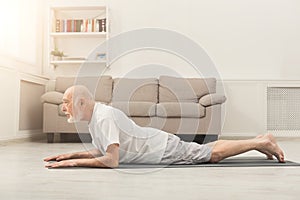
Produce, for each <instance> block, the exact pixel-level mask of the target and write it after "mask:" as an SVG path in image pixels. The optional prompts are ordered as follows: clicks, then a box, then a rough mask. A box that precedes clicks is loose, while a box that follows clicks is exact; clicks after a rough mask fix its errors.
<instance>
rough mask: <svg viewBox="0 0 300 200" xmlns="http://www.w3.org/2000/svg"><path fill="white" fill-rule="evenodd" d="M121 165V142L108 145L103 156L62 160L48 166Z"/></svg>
mask: <svg viewBox="0 0 300 200" xmlns="http://www.w3.org/2000/svg"><path fill="white" fill-rule="evenodd" d="M118 166H119V144H111V145H109V146H108V147H107V151H106V154H105V155H104V156H101V157H97V158H95V157H93V158H83V159H70V160H62V161H60V162H55V163H48V164H47V165H46V166H45V167H47V168H59V167H101V168H115V167H118Z"/></svg>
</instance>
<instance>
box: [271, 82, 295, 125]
mask: <svg viewBox="0 0 300 200" xmlns="http://www.w3.org/2000/svg"><path fill="white" fill-rule="evenodd" d="M267 97H268V98H267V105H268V106H267V109H268V111H267V118H268V125H267V128H268V130H278V131H280V130H300V87H268V89H267Z"/></svg>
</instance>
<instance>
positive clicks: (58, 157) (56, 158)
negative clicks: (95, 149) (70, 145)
mask: <svg viewBox="0 0 300 200" xmlns="http://www.w3.org/2000/svg"><path fill="white" fill-rule="evenodd" d="M72 156H73V154H72V153H66V154H61V155H56V156H49V157H47V158H44V161H46V162H49V161H61V160H68V159H71V158H72Z"/></svg>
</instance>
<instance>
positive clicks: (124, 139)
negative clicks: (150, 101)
mask: <svg viewBox="0 0 300 200" xmlns="http://www.w3.org/2000/svg"><path fill="white" fill-rule="evenodd" d="M89 130H90V133H91V136H92V140H93V145H94V146H95V147H96V148H97V149H99V150H100V152H101V153H102V154H103V155H105V152H106V150H107V147H108V146H109V145H111V144H119V157H120V158H119V162H120V163H150V164H157V163H159V162H160V161H161V159H162V157H163V154H164V152H165V149H166V146H167V140H168V133H167V132H164V131H161V130H158V129H154V128H150V127H140V126H138V125H136V124H135V123H134V121H132V120H131V119H130V118H128V117H127V116H126V114H124V113H123V112H122V111H120V110H118V109H116V108H113V107H111V106H107V105H104V104H101V103H96V104H95V107H94V111H93V115H92V119H91V121H90V123H89Z"/></svg>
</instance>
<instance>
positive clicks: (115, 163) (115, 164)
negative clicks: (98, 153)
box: [111, 161, 119, 168]
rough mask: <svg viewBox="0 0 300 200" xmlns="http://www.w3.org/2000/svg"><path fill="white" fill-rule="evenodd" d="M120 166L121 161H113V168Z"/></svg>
mask: <svg viewBox="0 0 300 200" xmlns="http://www.w3.org/2000/svg"><path fill="white" fill-rule="evenodd" d="M117 167H119V161H113V163H112V165H111V168H117Z"/></svg>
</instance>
